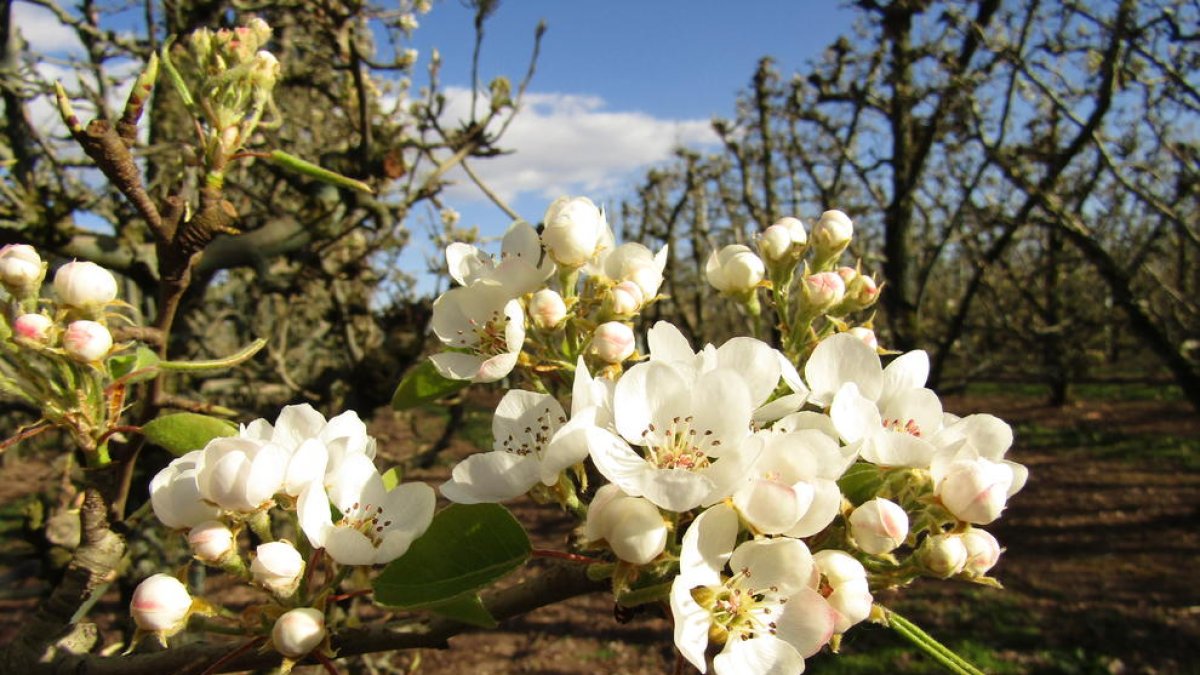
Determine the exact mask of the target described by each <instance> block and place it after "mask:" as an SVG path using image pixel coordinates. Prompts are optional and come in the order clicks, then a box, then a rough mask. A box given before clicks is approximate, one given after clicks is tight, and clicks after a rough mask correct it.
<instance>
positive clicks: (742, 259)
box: [704, 244, 767, 295]
mask: <svg viewBox="0 0 1200 675" xmlns="http://www.w3.org/2000/svg"><path fill="white" fill-rule="evenodd" d="M766 273H767V268H766V266H765V265H764V264H763V261H762V258H759V257H758V256H757V255H756V254H755V253H754V251H752V250H750V247H749V246H743V245H742V244H731V245H729V246H726V247H725V248H722V249H721V250H720V251H713V253H712V255H710V256H709V257H708V263H707V264H706V265H705V266H704V274H705V276H706V277H707V278H708V283H710V284H712V287H713V288H715V289H717V290H718V291H720V292H722V293H728V294H730V295H738V294H745V293H749V292H750V291H753V290H754V289H755V288H756V287H758V284H759V282H761V281H762V280H763V278H764V277H765V276H766Z"/></svg>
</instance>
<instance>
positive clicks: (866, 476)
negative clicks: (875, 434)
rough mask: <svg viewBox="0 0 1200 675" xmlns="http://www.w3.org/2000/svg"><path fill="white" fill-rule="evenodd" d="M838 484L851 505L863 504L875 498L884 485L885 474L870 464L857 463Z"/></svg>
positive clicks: (843, 475)
mask: <svg viewBox="0 0 1200 675" xmlns="http://www.w3.org/2000/svg"><path fill="white" fill-rule="evenodd" d="M837 484H838V488H840V489H841V491H842V494H844V495H846V499H849V500H850V503H851V504H854V505H858V504H862V503H863V502H865V501H867V500H868V499H870V498H871V497H873V496H875V493H877V492H878V491H879V488H880V486H882V485H883V472H882V471H880V470H879V467H878V466H875V465H874V464H871V463H869V462H856V463H855V464H854V465H852V466H851V467H850V468H849V469H846V473H844V474H842V477H841V478H839V479H838V482H837Z"/></svg>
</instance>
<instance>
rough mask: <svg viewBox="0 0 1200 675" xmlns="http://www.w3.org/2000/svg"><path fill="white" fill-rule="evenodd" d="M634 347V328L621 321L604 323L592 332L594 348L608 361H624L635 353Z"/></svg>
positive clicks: (602, 358) (598, 354)
mask: <svg viewBox="0 0 1200 675" xmlns="http://www.w3.org/2000/svg"><path fill="white" fill-rule="evenodd" d="M633 348H634V336H633V329H632V328H630V327H629V326H627V325H625V324H623V323H621V322H620V321H609V322H607V323H602V324H600V325H599V326H596V331H595V332H594V333H592V349H593V350H594V351H595V352H596V355H597V356H599V357H600V359H601V360H603V361H606V362H608V363H620V362H622V361H624V360H625V359H627V358H629V357H630V356H632V355H633Z"/></svg>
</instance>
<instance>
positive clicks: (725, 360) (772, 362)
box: [717, 337, 783, 406]
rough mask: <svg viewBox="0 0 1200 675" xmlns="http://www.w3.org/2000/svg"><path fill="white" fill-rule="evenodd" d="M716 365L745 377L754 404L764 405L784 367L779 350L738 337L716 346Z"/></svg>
mask: <svg viewBox="0 0 1200 675" xmlns="http://www.w3.org/2000/svg"><path fill="white" fill-rule="evenodd" d="M717 367H718V368H721V369H728V370H730V371H732V372H735V373H739V374H740V375H741V376H742V379H743V381H744V382H745V383H746V388H747V390H748V391H749V392H750V401H751V402H752V405H754V406H759V405H761V404H762V402H763V401H765V400H767V397H768V396H770V395H771V392H773V391H775V387H776V386H778V385H779V376H780V374H781V372H782V370H783V366H782V364H781V363H780V360H779V352H778V351H776V350H775V349H773V348H772V347H770V346H769V345H767V343H765V342H763V341H762V340H755V339H754V338H748V337H735V338H733V339H732V340H729V341H728V342H726V343H725V344H723V345H721V346H720V347H719V348H717Z"/></svg>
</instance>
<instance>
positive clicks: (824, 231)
mask: <svg viewBox="0 0 1200 675" xmlns="http://www.w3.org/2000/svg"><path fill="white" fill-rule="evenodd" d="M853 236H854V221H852V220H850V217H849V216H847V215H846V214H844V213H842V212H841V211H826V212H825V213H822V214H821V218H820V219H819V220H817V224H816V225H814V226H813V231H812V243H813V245H814V246H816V247H817V252H818V253H817V255H818V257H826V255H823V253H825V254H828V253H831V252H836V253H841V252H842V251H844V250H846V246H848V245H849V244H850V239H851V238H852V237H853Z"/></svg>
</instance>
